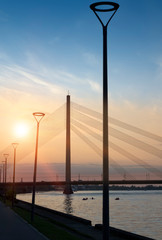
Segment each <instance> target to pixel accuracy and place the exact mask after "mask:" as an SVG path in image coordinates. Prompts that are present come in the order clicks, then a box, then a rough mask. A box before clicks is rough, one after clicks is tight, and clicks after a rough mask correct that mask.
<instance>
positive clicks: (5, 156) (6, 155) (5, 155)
mask: <svg viewBox="0 0 162 240" xmlns="http://www.w3.org/2000/svg"><path fill="white" fill-rule="evenodd" d="M3 156H4V158H5V161H4V164H5V177H4V180H5V184H6V182H7V158H8V156H9V154H7V153H4V154H3Z"/></svg>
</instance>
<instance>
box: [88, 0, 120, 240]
mask: <svg viewBox="0 0 162 240" xmlns="http://www.w3.org/2000/svg"><path fill="white" fill-rule="evenodd" d="M90 8H91V10H92V11H93V12H94V13H95V15H96V16H97V18H98V20H99V21H100V23H101V25H102V28H103V213H102V222H103V240H109V239H110V236H109V235H110V234H109V233H110V222H109V148H108V69H107V26H108V24H109V22H110V21H111V19H112V17H113V16H114V14H115V13H116V11H117V9H118V8H119V4H117V3H114V2H96V3H93V4H91V5H90ZM100 12H111V13H112V14H111V16H110V18H109V19H108V21H107V23H106V24H104V23H103V22H102V20H101V18H100V16H99V15H98V13H100Z"/></svg>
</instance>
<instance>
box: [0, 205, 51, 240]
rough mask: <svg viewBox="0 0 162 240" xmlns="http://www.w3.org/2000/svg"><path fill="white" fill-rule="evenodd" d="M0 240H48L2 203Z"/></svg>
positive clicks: (0, 206)
mask: <svg viewBox="0 0 162 240" xmlns="http://www.w3.org/2000/svg"><path fill="white" fill-rule="evenodd" d="M0 239H1V240H48V238H47V237H45V236H44V235H43V234H41V233H40V232H38V231H37V230H36V229H35V228H33V227H32V226H31V225H30V224H28V223H27V222H25V221H24V220H23V219H22V218H21V217H20V216H19V215H17V214H16V213H15V212H14V211H13V210H12V209H11V208H10V207H8V206H6V205H5V204H4V203H2V202H0Z"/></svg>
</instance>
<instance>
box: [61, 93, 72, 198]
mask: <svg viewBox="0 0 162 240" xmlns="http://www.w3.org/2000/svg"><path fill="white" fill-rule="evenodd" d="M66 100H67V101H66V172H65V177H66V185H65V189H64V192H63V193H64V194H72V193H73V191H72V188H71V154H70V95H69V94H68V95H67V98H66Z"/></svg>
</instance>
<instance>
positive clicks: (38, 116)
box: [31, 112, 45, 221]
mask: <svg viewBox="0 0 162 240" xmlns="http://www.w3.org/2000/svg"><path fill="white" fill-rule="evenodd" d="M44 115H45V114H44V113H41V112H34V113H33V116H34V118H35V120H36V122H37V134H36V146H35V161H34V174H33V194H32V209H31V221H33V220H34V205H35V187H36V174H37V156H38V136H39V123H40V121H41V120H42V118H43V117H44Z"/></svg>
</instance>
